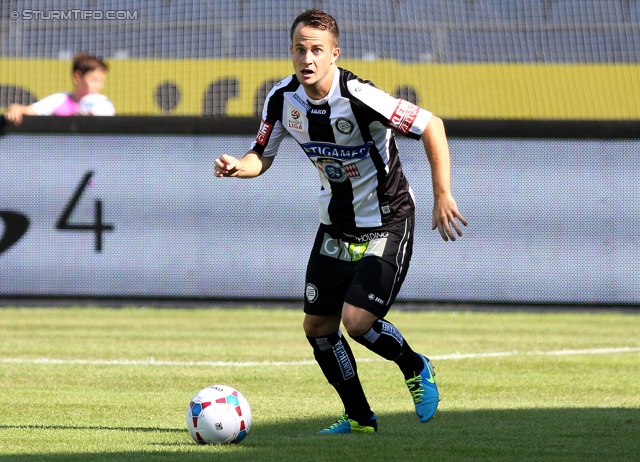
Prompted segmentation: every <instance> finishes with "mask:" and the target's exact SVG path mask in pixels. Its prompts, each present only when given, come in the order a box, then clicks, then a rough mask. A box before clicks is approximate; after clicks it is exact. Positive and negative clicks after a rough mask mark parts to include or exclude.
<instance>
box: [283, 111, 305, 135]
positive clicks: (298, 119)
mask: <svg viewBox="0 0 640 462" xmlns="http://www.w3.org/2000/svg"><path fill="white" fill-rule="evenodd" d="M306 119H307V116H306V115H304V114H303V113H302V111H301V110H300V109H298V108H296V107H293V106H289V107H288V108H287V122H286V123H287V129H288V130H297V131H300V132H302V131H304V130H305V128H306Z"/></svg>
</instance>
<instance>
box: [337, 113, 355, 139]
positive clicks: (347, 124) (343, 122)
mask: <svg viewBox="0 0 640 462" xmlns="http://www.w3.org/2000/svg"><path fill="white" fill-rule="evenodd" d="M336 128H337V129H338V131H339V132H340V133H342V134H344V135H348V134H349V133H351V132H352V131H353V124H352V123H351V121H350V120H348V119H345V118H344V117H340V118H339V119H338V120H337V121H336Z"/></svg>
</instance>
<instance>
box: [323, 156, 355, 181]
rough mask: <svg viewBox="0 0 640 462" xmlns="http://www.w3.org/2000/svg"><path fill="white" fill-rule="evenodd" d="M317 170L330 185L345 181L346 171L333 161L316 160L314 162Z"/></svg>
mask: <svg viewBox="0 0 640 462" xmlns="http://www.w3.org/2000/svg"><path fill="white" fill-rule="evenodd" d="M315 163H316V166H317V167H318V170H320V171H321V172H322V173H323V174H324V176H325V178H326V179H327V180H329V181H331V182H332V183H342V182H344V181H347V177H348V175H347V171H346V170H345V169H344V167H342V165H341V164H340V163H338V162H336V161H335V160H333V159H317V160H316V161H315Z"/></svg>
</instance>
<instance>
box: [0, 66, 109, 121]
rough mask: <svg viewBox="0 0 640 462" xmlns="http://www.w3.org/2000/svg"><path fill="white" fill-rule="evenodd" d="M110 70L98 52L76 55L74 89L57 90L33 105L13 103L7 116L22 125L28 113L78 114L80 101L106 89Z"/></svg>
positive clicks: (7, 118)
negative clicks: (67, 91) (105, 84)
mask: <svg viewBox="0 0 640 462" xmlns="http://www.w3.org/2000/svg"><path fill="white" fill-rule="evenodd" d="M107 70H108V68H107V65H106V64H105V63H104V62H103V61H102V60H100V59H98V58H97V57H95V56H91V55H86V54H79V55H76V56H75V57H74V59H73V67H72V74H71V78H72V80H73V86H74V90H73V92H72V93H54V94H53V95H49V96H47V97H45V98H43V99H41V100H39V101H37V102H35V103H33V104H30V105H29V106H24V105H22V104H11V105H10V106H9V108H8V110H7V112H6V113H5V115H4V118H5V119H6V120H7V122H10V123H12V124H14V125H20V124H21V123H22V118H23V116H25V115H44V116H50V115H58V116H72V115H78V113H79V109H80V106H79V104H78V103H79V101H80V100H81V99H82V98H83V97H84V96H86V95H89V94H94V93H100V92H101V91H102V88H103V87H104V81H105V78H106V75H107Z"/></svg>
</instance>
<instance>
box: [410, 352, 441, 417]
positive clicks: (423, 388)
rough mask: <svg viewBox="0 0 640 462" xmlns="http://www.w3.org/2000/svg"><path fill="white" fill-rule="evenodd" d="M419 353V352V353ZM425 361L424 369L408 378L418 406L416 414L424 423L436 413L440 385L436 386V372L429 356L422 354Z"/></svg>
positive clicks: (412, 394) (414, 400)
mask: <svg viewBox="0 0 640 462" xmlns="http://www.w3.org/2000/svg"><path fill="white" fill-rule="evenodd" d="M418 354H419V353H418ZM420 357H421V358H422V361H423V362H424V369H422V372H420V374H418V375H416V376H415V377H413V378H411V379H408V380H406V382H405V383H406V384H407V387H408V388H409V392H410V393H411V397H412V398H413V403H414V404H415V406H416V415H417V416H418V420H419V421H420V422H422V423H425V422H428V421H429V420H431V419H432V418H433V416H434V415H435V414H436V410H437V409H438V401H439V400H440V396H439V395H438V387H437V386H436V380H435V375H436V374H435V372H433V366H432V365H431V361H429V359H428V358H425V357H424V356H422V355H420Z"/></svg>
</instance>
